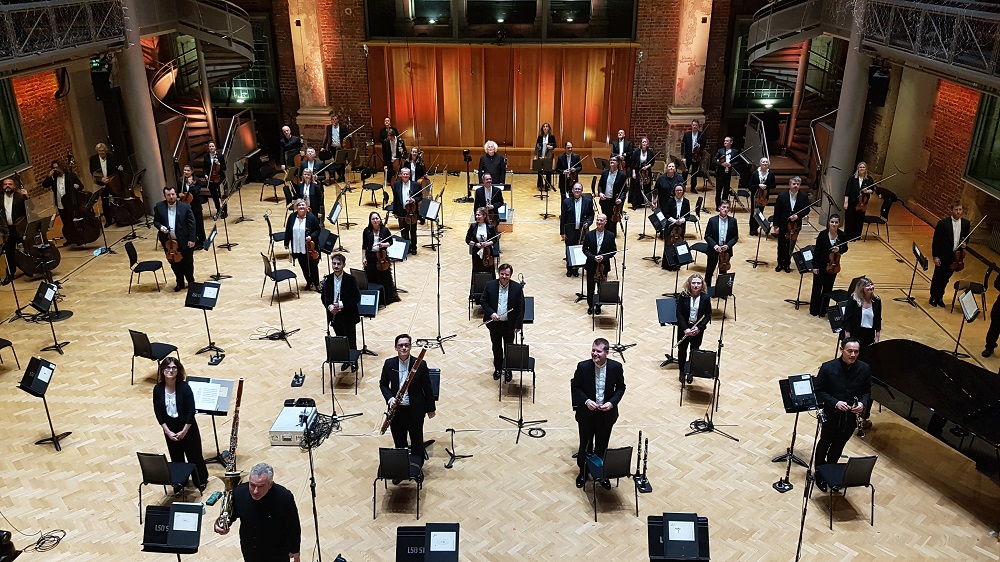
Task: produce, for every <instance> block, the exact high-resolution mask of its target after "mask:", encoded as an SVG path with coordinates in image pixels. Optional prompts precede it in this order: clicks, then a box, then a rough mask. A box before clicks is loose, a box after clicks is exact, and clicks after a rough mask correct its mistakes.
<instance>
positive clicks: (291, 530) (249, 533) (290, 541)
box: [214, 462, 302, 562]
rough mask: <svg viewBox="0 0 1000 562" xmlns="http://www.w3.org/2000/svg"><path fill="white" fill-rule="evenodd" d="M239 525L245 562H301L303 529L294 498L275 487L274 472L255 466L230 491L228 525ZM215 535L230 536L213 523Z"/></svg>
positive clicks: (268, 466)
mask: <svg viewBox="0 0 1000 562" xmlns="http://www.w3.org/2000/svg"><path fill="white" fill-rule="evenodd" d="M237 519H239V520H241V521H242V523H240V551H241V552H242V553H243V561H244V562H264V561H280V562H289V560H291V562H300V560H301V559H300V557H299V546H301V543H302V525H301V523H300V521H299V512H298V509H297V508H296V507H295V496H293V495H292V493H291V492H290V491H289V490H288V488H285V487H284V486H282V485H281V484H275V483H274V469H273V468H271V466H270V465H268V464H265V463H262V462H260V463H257V464H255V465H254V466H253V468H251V469H250V474H249V475H248V476H247V481H246V482H244V483H242V484H240V485H238V486H236V488H235V489H234V490H233V510H232V517H231V518H230V520H229V522H228V523H229V524H230V525H231V524H233V523H234V522H235V521H236V520H237ZM214 530H215V532H216V533H217V534H220V535H226V534H229V530H230V527H228V526H226V527H223V526H220V525H219V522H218V521H216V523H215V525H214Z"/></svg>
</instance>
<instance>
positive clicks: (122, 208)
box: [94, 169, 146, 226]
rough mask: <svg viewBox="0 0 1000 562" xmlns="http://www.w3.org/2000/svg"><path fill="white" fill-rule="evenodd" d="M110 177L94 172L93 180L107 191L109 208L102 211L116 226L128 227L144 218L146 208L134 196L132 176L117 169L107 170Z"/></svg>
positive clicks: (139, 199) (140, 200)
mask: <svg viewBox="0 0 1000 562" xmlns="http://www.w3.org/2000/svg"><path fill="white" fill-rule="evenodd" d="M108 173H109V174H110V176H108V177H106V178H105V177H101V176H100V175H99V174H100V171H99V170H98V171H95V172H94V180H96V181H97V183H100V184H104V185H105V189H107V190H108V200H109V201H110V202H111V208H110V209H106V210H104V212H105V213H108V214H110V215H111V218H112V219H114V221H115V223H116V224H118V226H129V225H132V224H135V223H137V222H139V220H140V219H141V218H142V217H144V216H146V206H145V205H144V204H143V202H142V199H141V198H139V197H138V196H136V194H135V185H134V179H135V178H134V176H132V174H129V173H126V172H123V171H121V170H118V169H111V170H108Z"/></svg>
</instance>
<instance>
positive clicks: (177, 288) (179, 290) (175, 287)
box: [174, 283, 184, 293]
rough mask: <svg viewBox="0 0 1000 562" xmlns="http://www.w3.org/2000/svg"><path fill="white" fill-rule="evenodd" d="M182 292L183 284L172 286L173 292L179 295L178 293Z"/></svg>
mask: <svg viewBox="0 0 1000 562" xmlns="http://www.w3.org/2000/svg"><path fill="white" fill-rule="evenodd" d="M183 290H184V284H183V283H181V284H180V285H175V286H174V292H175V293H179V292H181V291H183Z"/></svg>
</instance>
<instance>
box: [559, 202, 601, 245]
mask: <svg viewBox="0 0 1000 562" xmlns="http://www.w3.org/2000/svg"><path fill="white" fill-rule="evenodd" d="M580 199H582V200H583V201H582V202H581V203H580V206H581V209H580V226H583V225H584V224H594V198H593V197H591V196H590V195H581V196H580ZM575 202H576V200H575V199H573V198H572V197H567V198H566V199H563V202H562V210H561V211H560V213H559V234H563V235H565V234H568V233H569V231H571V230H576V207H575Z"/></svg>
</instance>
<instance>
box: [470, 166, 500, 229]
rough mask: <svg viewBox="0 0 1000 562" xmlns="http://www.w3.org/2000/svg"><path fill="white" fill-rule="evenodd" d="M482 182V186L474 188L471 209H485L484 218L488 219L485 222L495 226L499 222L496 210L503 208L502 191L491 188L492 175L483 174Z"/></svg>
mask: <svg viewBox="0 0 1000 562" xmlns="http://www.w3.org/2000/svg"><path fill="white" fill-rule="evenodd" d="M482 182H483V185H482V186H481V187H477V188H476V194H475V198H474V202H473V204H472V207H473V208H474V209H479V208H480V207H485V208H486V218H487V219H489V220H488V221H487V222H489V223H491V224H493V225H496V224H497V223H498V222H499V220H500V219H499V217H498V216H497V212H498V211H497V210H498V209H499V208H500V207H502V206H503V189H500V188H498V187H493V174H490V173H485V174H483V175H482Z"/></svg>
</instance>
